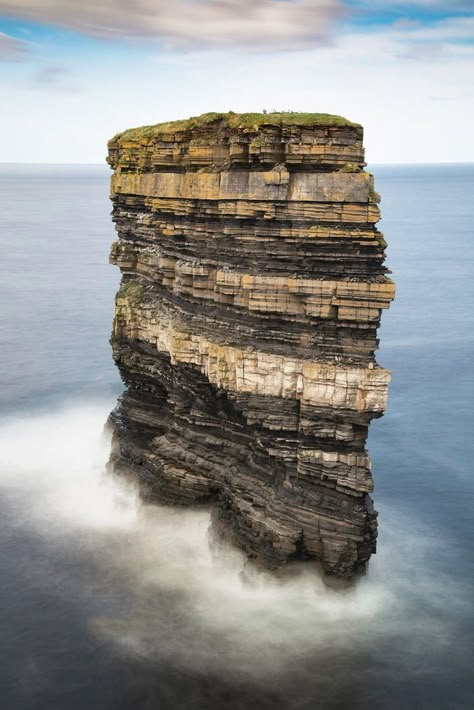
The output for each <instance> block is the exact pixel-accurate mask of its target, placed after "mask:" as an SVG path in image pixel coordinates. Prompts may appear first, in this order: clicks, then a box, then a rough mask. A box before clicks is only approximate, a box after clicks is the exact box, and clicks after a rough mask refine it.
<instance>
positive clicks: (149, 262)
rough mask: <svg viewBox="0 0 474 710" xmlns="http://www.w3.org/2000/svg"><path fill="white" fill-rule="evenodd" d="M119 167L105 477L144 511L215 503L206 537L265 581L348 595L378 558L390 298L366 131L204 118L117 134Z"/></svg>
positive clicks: (294, 121)
mask: <svg viewBox="0 0 474 710" xmlns="http://www.w3.org/2000/svg"><path fill="white" fill-rule="evenodd" d="M108 161H109V163H110V165H111V167H112V168H113V170H114V174H113V177H112V202H113V219H114V222H115V224H116V228H117V232H118V236H119V239H118V241H117V242H115V243H114V244H113V245H112V252H111V261H112V263H114V264H117V265H118V266H119V267H120V269H121V271H122V274H123V277H122V283H121V286H120V290H119V292H118V294H117V299H116V311H115V321H114V328H113V335H112V345H113V353H114V358H115V361H116V363H117V365H118V367H119V369H120V373H121V375H122V378H123V381H124V383H125V385H126V390H125V393H124V395H123V396H122V398H121V399H120V402H119V404H118V406H117V408H116V410H115V411H114V412H113V413H112V415H111V422H112V425H113V428H114V437H113V451H112V456H111V465H112V467H113V469H114V470H115V471H118V472H130V471H131V472H133V473H135V474H136V476H137V478H138V480H139V482H140V488H141V492H142V495H143V496H144V497H145V498H147V499H150V500H157V501H160V502H164V503H170V504H174V505H195V504H197V503H214V504H215V505H214V506H213V510H214V512H213V526H214V532H215V536H217V537H219V536H220V535H222V536H226V537H228V538H229V537H230V539H232V540H233V541H234V542H235V543H237V544H238V545H239V546H240V547H242V548H243V549H244V550H245V551H246V552H247V554H248V556H249V558H251V559H255V560H257V561H259V562H262V563H264V564H265V565H266V566H268V567H271V568H280V567H281V566H283V565H285V564H286V563H288V562H289V561H290V560H295V559H303V560H317V561H319V562H320V564H321V568H322V570H323V571H324V573H325V575H326V576H327V577H332V578H333V579H334V578H339V579H341V580H350V579H352V578H353V577H354V575H355V574H356V573H358V572H361V571H363V570H364V568H365V565H366V563H367V561H368V559H369V557H370V555H371V553H372V552H374V551H375V544H376V513H375V512H374V509H373V506H372V500H371V498H370V495H369V494H370V492H371V490H372V488H373V483H372V476H371V472H370V459H369V457H368V454H367V451H366V449H365V442H366V438H367V432H368V425H369V423H370V421H371V419H373V418H374V417H379V416H381V415H382V414H383V411H384V409H385V405H386V397H387V386H388V382H389V378H390V376H389V372H388V371H387V370H385V369H383V368H381V367H379V366H378V365H377V364H376V362H375V358H374V351H375V349H376V348H377V343H378V341H377V338H376V331H377V327H378V325H379V322H380V315H381V309H383V308H388V306H389V304H390V301H391V300H392V298H393V296H394V286H393V283H392V282H391V281H390V279H388V278H387V276H386V275H385V273H386V271H387V270H386V269H385V267H384V266H383V261H384V247H385V242H384V240H383V238H382V235H381V234H380V232H378V231H377V229H376V227H375V224H376V222H377V221H378V219H379V210H378V208H377V206H376V204H375V198H376V193H375V192H374V188H373V179H372V176H371V175H369V174H368V173H366V172H364V170H363V166H364V162H363V161H364V153H363V147H362V128H361V127H360V126H358V125H356V124H351V123H350V122H348V121H345V120H344V119H341V118H339V117H331V116H318V115H317V114H305V115H304V116H302V115H300V114H287V115H278V116H273V115H272V114H270V115H268V116H265V117H263V116H259V117H256V118H253V119H249V118H248V117H247V116H245V115H243V116H242V117H239V116H238V115H237V114H227V115H220V116H219V115H217V116H216V115H212V116H210V117H203V118H202V117H201V118H198V119H196V120H194V121H184V122H176V123H174V124H173V123H172V124H163V125H158V126H154V127H146V128H144V129H133V130H130V131H125V132H124V133H122V134H119V135H117V136H115V137H114V138H113V139H112V140H111V141H110V143H109V158H108Z"/></svg>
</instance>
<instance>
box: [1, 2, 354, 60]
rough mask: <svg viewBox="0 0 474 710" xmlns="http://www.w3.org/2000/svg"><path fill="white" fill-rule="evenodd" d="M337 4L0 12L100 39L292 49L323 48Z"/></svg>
mask: <svg viewBox="0 0 474 710" xmlns="http://www.w3.org/2000/svg"><path fill="white" fill-rule="evenodd" d="M346 11H347V7H346V6H345V3H344V2H342V0H284V1H283V0H173V1H172V2H170V1H169V0H83V1H82V2H77V0H0V13H3V14H7V15H11V16H15V17H21V18H24V19H27V20H32V21H35V22H43V23H51V24H54V25H59V26H61V27H65V28H67V29H71V30H75V31H78V32H81V33H85V34H88V35H92V36H98V37H103V38H108V39H110V38H112V39H113V38H117V37H128V38H141V39H153V38H156V39H158V40H160V41H162V42H163V43H165V44H166V45H168V46H170V47H173V48H189V47H196V46H204V47H209V46H211V47H212V46H221V47H222V46H225V47H232V46H233V47H236V46H237V47H247V48H248V47H252V48H258V49H260V50H261V49H274V50H293V49H300V48H302V47H314V46H318V45H325V44H327V43H328V42H329V41H330V40H331V37H332V31H333V27H334V23H335V21H337V20H338V19H340V18H341V17H343V16H344V15H345V14H346Z"/></svg>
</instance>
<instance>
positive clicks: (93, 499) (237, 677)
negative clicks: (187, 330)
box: [0, 165, 474, 710]
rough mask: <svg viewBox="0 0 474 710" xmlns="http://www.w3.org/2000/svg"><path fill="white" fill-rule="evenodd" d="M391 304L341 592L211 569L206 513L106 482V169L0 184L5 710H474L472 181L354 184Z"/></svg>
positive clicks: (425, 174) (109, 299) (111, 280)
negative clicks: (380, 235) (370, 510)
mask: <svg viewBox="0 0 474 710" xmlns="http://www.w3.org/2000/svg"><path fill="white" fill-rule="evenodd" d="M371 170H372V171H373V172H374V175H375V181H376V188H377V190H378V191H379V192H380V193H381V195H382V204H381V208H382V214H383V220H382V222H381V223H380V228H381V230H382V231H383V232H384V234H385V238H386V240H387V241H388V244H389V248H388V257H387V264H388V266H389V267H390V268H391V269H392V271H393V277H394V278H395V280H396V282H397V298H396V300H395V302H394V303H393V304H392V307H391V309H390V311H388V312H385V313H384V316H383V325H382V328H381V329H380V331H379V335H380V339H381V347H380V351H379V354H378V361H379V362H380V364H382V365H384V366H385V367H388V368H390V369H391V370H392V372H393V379H392V384H391V387H390V395H389V406H388V409H387V413H386V414H385V416H384V417H383V418H382V419H380V420H377V421H375V422H373V424H372V426H371V432H370V436H369V451H370V453H371V456H372V467H373V474H374V478H375V484H376V488H375V493H374V499H375V507H376V509H377V510H378V511H379V543H378V551H377V554H376V555H375V556H374V557H373V558H372V561H371V563H370V568H369V572H368V574H367V576H366V577H364V578H363V579H362V580H361V581H360V583H359V584H358V585H357V586H356V587H355V588H354V589H353V590H351V591H348V592H335V591H331V590H327V589H326V588H325V587H324V586H323V585H322V583H321V582H320V580H318V579H315V578H314V576H312V575H310V574H308V573H307V571H306V570H305V569H304V568H303V569H302V570H301V571H299V572H297V573H295V576H294V578H291V579H287V580H285V581H282V582H276V581H275V580H271V579H267V578H262V579H261V580H258V581H256V582H255V584H254V585H252V586H249V585H248V584H244V583H243V582H242V581H241V579H240V576H239V571H240V568H241V564H242V558H241V555H240V553H239V552H238V551H235V550H229V551H228V555H227V557H225V558H224V559H221V560H219V561H218V562H217V561H215V560H213V559H212V558H211V555H210V552H209V549H208V544H207V528H208V524H209V513H208V511H207V510H198V511H189V510H181V509H180V510H175V509H170V508H164V507H159V506H145V505H142V504H140V502H139V501H138V499H137V495H136V491H135V490H134V489H133V487H132V486H131V485H125V484H124V483H121V482H120V481H116V480H112V479H111V478H110V477H108V476H107V475H106V474H104V464H105V461H106V460H107V455H108V442H107V440H106V437H104V435H103V426H104V423H105V420H106V418H107V415H108V413H109V411H110V410H111V409H112V408H113V406H114V403H115V400H116V398H117V396H118V395H119V394H120V391H121V389H122V386H121V383H120V380H119V377H118V374H117V371H116V369H115V366H114V364H113V362H112V357H111V352H110V347H109V344H108V338H109V334H110V331H111V322H112V317H113V300H114V293H115V291H116V289H117V286H118V282H119V273H118V270H117V269H115V268H114V267H112V266H109V265H108V261H107V260H108V250H109V245H110V242H111V241H112V240H113V239H114V229H113V225H112V223H111V221H110V203H109V200H108V178H109V173H108V170H107V168H106V167H103V166H53V165H52V166H46V165H36V166H29V165H2V166H0V240H1V254H2V278H1V282H0V343H1V350H0V381H1V392H0V397H1V399H0V540H1V546H0V557H1V578H0V579H1V581H0V643H1V646H2V654H1V663H0V704H1V707H2V708H3V709H4V710H75V709H76V708H77V710H84V708H94V710H132V709H133V710H137V709H138V708H140V710H158V709H160V710H168V709H170V710H171V709H172V710H176V709H183V710H198V709H199V710H201V709H202V710H213V709H214V708H215V709H219V710H220V709H221V708H224V707H225V708H228V709H229V710H240V709H242V710H243V709H244V708H245V709H251V710H266V709H267V708H268V709H270V708H272V709H275V708H276V709H278V710H290V709H291V710H310V709H311V710H315V709H317V708H321V709H322V710H326V709H327V710H333V709H334V710H336V709H337V710H346V709H347V710H359V709H360V710H362V709H366V708H368V707H372V708H375V709H376V710H400V709H403V710H407V709H408V710H411V709H413V710H415V709H416V710H424V709H426V710H428V709H429V710H444V709H446V710H457V709H459V710H461V709H467V708H471V707H472V703H473V700H472V699H473V693H474V687H473V686H474V684H473V675H472V667H473V659H472V655H471V654H472V647H473V624H472V582H473V578H474V569H473V553H472V547H473V545H472V510H473V507H474V495H473V492H474V491H473V488H474V486H473V480H474V477H473V475H472V467H473V461H474V446H473V441H474V431H473V414H472V411H473V398H474V386H473V385H474V365H473V361H474V357H473V350H474V348H473V346H474V327H473V313H474V274H473V258H474V242H473V235H472V225H473V224H474V199H473V185H474V165H430V166H428V165H426V166H371Z"/></svg>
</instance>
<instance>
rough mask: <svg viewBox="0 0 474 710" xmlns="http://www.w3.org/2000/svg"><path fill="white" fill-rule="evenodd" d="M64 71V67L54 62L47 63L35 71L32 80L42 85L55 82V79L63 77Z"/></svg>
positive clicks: (58, 79)
mask: <svg viewBox="0 0 474 710" xmlns="http://www.w3.org/2000/svg"><path fill="white" fill-rule="evenodd" d="M66 73H67V72H66V69H65V68H64V67H60V66H57V65H55V64H48V65H47V66H45V67H41V69H39V70H38V71H37V72H36V74H35V76H34V81H35V82H36V83H37V84H42V85H50V84H55V83H56V82H57V81H60V80H61V79H63V77H64V75H65V74H66Z"/></svg>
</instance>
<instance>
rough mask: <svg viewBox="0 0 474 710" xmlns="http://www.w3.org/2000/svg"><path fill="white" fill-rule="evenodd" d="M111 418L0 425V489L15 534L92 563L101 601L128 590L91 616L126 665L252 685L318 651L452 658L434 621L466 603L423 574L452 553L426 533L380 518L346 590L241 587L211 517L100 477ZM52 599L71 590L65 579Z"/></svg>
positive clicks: (263, 584) (73, 410)
mask: <svg viewBox="0 0 474 710" xmlns="http://www.w3.org/2000/svg"><path fill="white" fill-rule="evenodd" d="M109 409H110V404H109V403H105V404H102V405H90V406H80V407H70V408H68V409H65V410H63V411H58V412H56V413H52V414H48V415H42V416H39V415H37V416H31V417H26V418H23V419H21V420H20V419H18V420H16V421H11V422H8V423H4V424H3V425H2V426H0V451H1V468H0V470H1V473H0V489H3V492H4V494H5V496H6V497H7V499H8V500H10V501H11V505H12V506H14V508H15V512H16V514H17V516H18V518H17V521H16V524H17V525H20V526H25V527H27V528H28V529H29V530H32V531H33V532H34V534H35V536H36V537H37V538H40V539H44V540H45V541H46V542H48V541H49V543H48V544H51V545H53V544H54V545H55V546H58V545H59V546H61V545H62V546H63V547H64V548H65V549H66V550H67V551H69V552H70V553H71V554H72V553H74V554H75V555H78V554H80V555H82V556H83V557H84V558H85V559H91V560H93V561H94V564H96V569H97V578H96V581H95V583H96V584H97V585H98V588H99V592H98V593H100V594H102V595H104V594H105V596H106V591H104V589H105V588H106V585H107V584H109V582H108V581H107V580H109V579H110V578H113V579H114V580H116V582H117V584H120V585H123V586H124V588H126V589H127V593H128V596H129V599H130V600H131V601H130V602H129V603H128V604H127V605H126V608H123V609H122V608H120V609H118V610H117V608H116V606H114V608H113V611H112V610H111V611H110V612H107V610H106V611H105V613H103V614H101V616H100V617H95V618H93V619H91V631H92V632H93V633H94V634H96V635H98V636H100V637H101V638H103V639H106V640H107V641H108V642H111V643H113V644H114V645H115V646H116V647H117V648H120V649H121V650H122V652H123V653H126V654H131V655H133V656H145V657H147V658H149V659H153V658H155V657H156V658H164V657H166V658H173V659H176V660H177V661H178V662H179V664H180V665H181V666H182V667H186V666H190V667H193V668H194V669H196V668H198V667H199V665H200V664H202V665H203V666H206V667H207V666H208V665H209V664H211V665H212V667H213V668H215V669H216V670H219V668H221V669H224V668H226V667H228V666H229V664H232V666H233V668H234V669H237V670H240V671H242V672H245V673H247V674H250V675H254V676H255V677H260V676H261V674H262V673H263V674H268V673H272V674H275V673H283V672H284V671H285V669H287V668H288V664H289V663H290V665H291V662H292V661H296V660H298V659H300V660H301V659H305V658H308V657H309V656H310V655H311V654H312V653H314V652H317V650H318V649H321V648H331V649H333V650H335V649H339V650H340V649H343V650H347V651H349V650H350V651H351V652H353V651H354V650H355V649H357V648H359V647H362V646H364V645H367V644H369V645H370V644H371V643H377V642H378V641H380V640H381V639H382V640H386V641H390V639H396V638H399V637H400V635H401V636H404V637H406V639H407V640H406V642H405V647H406V649H407V653H408V654H411V656H413V653H414V652H415V651H416V652H417V654H418V655H419V654H420V649H421V651H422V653H421V657H423V649H426V653H427V654H428V653H432V652H433V651H438V652H440V653H441V652H446V651H447V650H449V648H450V646H451V644H452V642H453V639H452V637H451V629H450V624H449V622H448V621H447V620H446V619H443V617H442V614H439V613H438V612H440V611H441V610H442V609H443V608H444V607H445V606H446V604H449V605H451V606H452V605H453V604H454V605H455V604H459V605H464V604H465V603H466V599H465V597H464V595H463V591H462V590H460V589H459V587H456V586H455V585H453V583H452V582H450V581H447V580H444V579H433V578H432V577H431V576H430V574H429V572H428V567H427V565H426V558H427V556H429V554H432V550H433V549H435V548H436V550H437V554H443V552H446V551H447V544H443V543H442V542H440V540H439V539H435V540H434V539H433V535H434V532H433V531H431V530H426V529H423V528H422V527H421V526H420V525H419V524H418V523H415V521H413V520H410V519H408V518H406V517H405V516H403V515H402V514H401V513H400V512H397V511H389V510H384V512H383V516H382V519H381V527H382V531H383V536H382V544H381V548H380V552H379V555H377V556H376V557H375V558H374V560H373V562H372V563H371V567H370V572H369V574H368V576H367V577H365V578H364V579H362V580H361V581H360V583H359V584H358V585H357V586H356V587H355V588H354V589H352V590H350V591H347V592H344V593H341V592H334V591H331V590H328V589H326V587H325V586H324V585H323V583H322V582H321V580H320V579H319V578H318V577H317V576H316V575H315V574H314V573H313V571H312V570H310V569H309V568H307V567H304V566H302V567H300V568H296V569H295V574H294V576H293V577H291V578H288V579H285V580H281V581H276V580H269V579H268V577H266V576H262V577H260V578H257V579H256V581H255V583H253V584H248V583H246V582H245V581H243V580H242V578H241V575H240V572H241V569H242V565H243V564H244V559H243V556H242V555H241V554H240V553H239V552H238V551H236V550H228V553H227V554H226V555H225V556H224V557H223V558H220V559H219V560H218V561H217V562H216V561H214V560H213V558H212V555H211V553H210V550H209V546H208V535H207V533H208V526H209V512H208V511H207V510H204V509H202V510H198V511H195V510H194V511H190V510H182V509H172V508H165V507H161V506H150V505H143V504H141V503H140V502H139V500H138V497H137V494H136V490H135V489H134V487H133V486H131V485H130V484H125V482H124V481H122V480H117V479H116V478H113V477H111V476H109V475H107V474H105V473H104V465H105V461H106V459H107V456H108V450H109V448H108V447H109V443H108V442H107V441H106V440H104V437H103V436H102V428H103V424H104V421H105V418H106V416H107V413H108V410H109ZM102 579H103V582H102V581H101V580H102ZM45 583H46V581H45ZM48 583H49V582H48ZM61 589H62V592H61V593H63V594H65V595H72V594H76V595H77V594H79V593H80V592H78V591H77V590H73V589H72V588H71V585H68V584H67V583H64V584H63V586H62V588H61ZM105 606H106V605H105Z"/></svg>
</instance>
